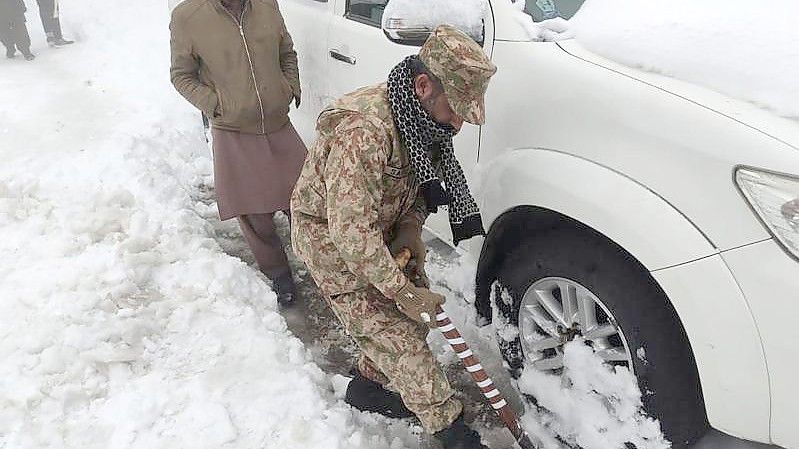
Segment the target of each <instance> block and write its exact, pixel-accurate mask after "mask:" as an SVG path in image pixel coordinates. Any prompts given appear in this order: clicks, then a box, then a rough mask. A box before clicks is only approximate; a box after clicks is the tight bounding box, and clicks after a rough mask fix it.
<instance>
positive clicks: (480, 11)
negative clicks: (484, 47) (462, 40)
mask: <svg viewBox="0 0 799 449" xmlns="http://www.w3.org/2000/svg"><path fill="white" fill-rule="evenodd" d="M487 13H488V0H443V1H442V0H437V1H435V2H431V1H430V0H390V1H389V2H388V4H387V5H386V9H385V10H384V12H383V26H386V25H387V24H388V21H389V19H403V21H404V23H405V24H406V26H411V25H412V26H424V27H427V28H428V29H431V30H432V29H433V28H435V27H436V26H438V25H441V24H449V25H452V26H454V27H456V28H458V29H460V30H462V31H464V32H465V33H466V34H468V35H470V36H472V37H474V38H475V39H476V40H478V41H482V38H483V18H484V17H485V16H486V14H487Z"/></svg>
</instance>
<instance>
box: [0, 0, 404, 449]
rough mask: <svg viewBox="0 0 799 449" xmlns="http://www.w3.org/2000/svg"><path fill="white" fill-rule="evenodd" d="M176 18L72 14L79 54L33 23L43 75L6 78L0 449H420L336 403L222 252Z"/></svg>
mask: <svg viewBox="0 0 799 449" xmlns="http://www.w3.org/2000/svg"><path fill="white" fill-rule="evenodd" d="M29 6H34V7H35V5H29ZM31 10H34V9H31ZM168 13H169V10H168V8H167V7H166V6H165V4H164V2H161V1H157V0H142V1H138V2H128V3H125V2H122V3H120V2H106V1H104V0H65V1H63V2H62V21H63V22H64V28H65V31H66V32H67V33H68V34H69V35H70V36H74V37H75V38H77V39H78V40H79V42H78V43H77V44H75V45H74V46H71V47H68V48H64V49H59V50H49V49H47V48H46V47H44V45H43V43H42V40H43V39H42V38H41V36H40V34H41V32H40V29H39V28H37V27H38V24H37V23H29V25H30V31H31V34H32V35H33V36H34V39H35V41H34V51H35V52H36V53H37V54H38V58H37V60H36V61H35V62H33V63H27V62H23V61H21V60H19V59H17V60H11V61H5V60H4V61H2V62H0V65H2V66H3V67H2V68H0V71H1V72H2V76H1V77H0V87H1V88H3V90H4V92H6V93H5V96H4V102H3V104H2V106H0V123H2V125H0V126H1V127H2V128H0V157H2V160H3V164H2V165H0V235H2V236H3V238H2V239H0V278H1V279H2V282H0V357H1V358H2V359H3V363H2V365H0V447H7V448H9V449H11V448H13V449H17V448H19V449H22V448H44V447H68V448H72V447H74V448H78V447H79V448H103V449H105V448H153V447H197V448H219V447H223V446H224V447H242V448H243V447H267V448H281V449H284V448H308V447H313V448H331V449H333V448H364V449H365V448H370V449H371V448H385V449H389V448H402V447H414V446H415V445H416V443H415V442H416V440H417V436H416V435H414V434H413V431H414V429H413V428H412V427H409V425H408V424H407V423H402V422H400V423H387V421H386V420H384V419H379V418H377V417H374V416H371V415H367V414H361V413H356V412H353V411H352V410H351V409H350V408H349V407H348V406H346V405H344V404H343V403H342V402H341V401H340V400H339V399H338V397H337V396H336V394H335V392H334V389H335V388H334V384H333V383H331V379H330V377H329V376H328V375H326V374H325V373H323V372H322V371H321V370H320V369H319V368H318V367H317V366H316V365H315V364H313V363H312V362H311V359H310V355H309V354H308V352H307V351H306V349H305V348H304V347H303V345H302V343H301V342H300V341H299V340H297V339H296V338H294V337H293V336H292V335H291V334H290V333H289V332H288V331H287V330H286V323H285V321H284V319H283V317H282V316H281V315H280V314H279V313H278V309H277V305H276V301H275V295H274V293H273V292H272V291H271V290H270V289H269V287H268V286H267V284H266V283H265V282H264V279H263V277H262V276H261V275H260V274H259V273H258V272H257V271H256V270H254V269H252V268H251V267H249V266H247V265H245V264H244V263H243V262H241V261H240V260H238V259H236V258H233V257H230V256H228V255H226V254H225V253H224V252H223V251H222V250H221V249H220V248H219V246H218V244H217V243H216V242H215V241H214V240H213V238H212V230H211V226H210V224H209V221H208V219H209V217H212V216H213V215H214V214H215V213H216V211H215V207H210V206H209V205H207V204H204V203H202V202H201V201H200V199H199V198H200V197H201V195H200V192H201V191H202V190H203V189H206V188H207V186H209V185H210V184H211V182H212V180H211V175H210V174H211V160H210V156H209V151H208V148H207V146H206V144H205V142H204V140H203V138H202V128H201V126H200V120H199V114H198V113H197V112H195V111H194V110H193V109H192V108H191V107H190V106H189V105H188V104H187V103H186V102H185V101H184V100H183V99H182V98H180V97H179V96H178V95H177V94H176V93H175V92H174V90H173V88H172V86H171V85H170V84H169V80H168V61H169V54H168V52H169V50H168V41H169V36H168V29H167V27H168ZM29 17H30V15H29ZM109 18H113V20H109ZM31 22H33V20H31ZM339 389H340V386H339Z"/></svg>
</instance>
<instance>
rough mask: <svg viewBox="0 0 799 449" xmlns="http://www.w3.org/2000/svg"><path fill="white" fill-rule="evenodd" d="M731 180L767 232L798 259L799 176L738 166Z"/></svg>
mask: <svg viewBox="0 0 799 449" xmlns="http://www.w3.org/2000/svg"><path fill="white" fill-rule="evenodd" d="M735 182H736V183H738V187H740V189H741V192H742V193H743V194H744V197H746V199H747V201H749V204H750V205H751V206H752V209H753V210H754V211H755V212H756V213H757V216H758V217H760V220H761V221H762V222H763V223H764V224H765V225H766V227H767V228H768V229H769V231H771V234H772V235H774V237H775V238H776V239H777V240H778V241H779V242H780V243H781V244H782V246H783V247H785V249H786V250H787V251H788V252H789V253H791V254H792V255H793V256H794V257H796V258H798V259H799V178H794V177H791V176H787V175H780V174H777V173H770V172H766V171H760V170H755V169H752V168H739V169H738V170H736V172H735Z"/></svg>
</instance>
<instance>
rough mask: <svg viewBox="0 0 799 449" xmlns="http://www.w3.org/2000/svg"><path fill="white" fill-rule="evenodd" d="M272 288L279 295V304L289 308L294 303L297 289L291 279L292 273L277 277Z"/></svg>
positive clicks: (288, 272)
mask: <svg viewBox="0 0 799 449" xmlns="http://www.w3.org/2000/svg"><path fill="white" fill-rule="evenodd" d="M272 286H273V287H274V290H275V293H276V294H277V302H278V303H279V304H281V305H284V306H289V305H291V304H292V303H294V296H295V295H296V293H297V287H296V286H295V285H294V279H293V278H292V277H291V271H287V272H286V273H285V274H281V275H280V276H276V277H275V278H274V279H273V280H272Z"/></svg>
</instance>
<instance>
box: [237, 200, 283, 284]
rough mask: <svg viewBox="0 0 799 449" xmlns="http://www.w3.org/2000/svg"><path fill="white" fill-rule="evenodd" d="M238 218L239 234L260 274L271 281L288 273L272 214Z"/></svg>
mask: <svg viewBox="0 0 799 449" xmlns="http://www.w3.org/2000/svg"><path fill="white" fill-rule="evenodd" d="M238 218H239V227H241V232H242V234H244V239H245V240H247V244H248V245H249V246H250V249H251V250H252V252H253V255H255V261H256V262H258V268H259V269H260V270H261V272H262V273H263V274H265V275H266V276H267V277H269V278H270V279H273V280H274V279H275V278H277V277H279V276H280V275H284V274H286V273H287V272H289V262H288V259H287V258H286V253H285V252H284V251H283V244H282V242H281V241H280V236H278V234H277V231H276V229H275V223H274V221H273V218H274V213H271V214H249V215H241V216H239V217H238Z"/></svg>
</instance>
